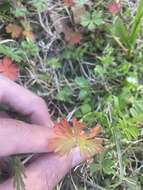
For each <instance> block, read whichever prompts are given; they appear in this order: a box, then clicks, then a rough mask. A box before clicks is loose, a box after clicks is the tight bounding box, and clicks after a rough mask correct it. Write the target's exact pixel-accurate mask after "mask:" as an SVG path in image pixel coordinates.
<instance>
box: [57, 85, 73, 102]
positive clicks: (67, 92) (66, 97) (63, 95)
mask: <svg viewBox="0 0 143 190" xmlns="http://www.w3.org/2000/svg"><path fill="white" fill-rule="evenodd" d="M71 95H72V92H71V89H70V88H69V87H68V86H65V87H64V88H63V89H62V90H60V91H59V92H58V94H57V96H56V98H57V99H58V100H60V101H63V102H70V98H71Z"/></svg>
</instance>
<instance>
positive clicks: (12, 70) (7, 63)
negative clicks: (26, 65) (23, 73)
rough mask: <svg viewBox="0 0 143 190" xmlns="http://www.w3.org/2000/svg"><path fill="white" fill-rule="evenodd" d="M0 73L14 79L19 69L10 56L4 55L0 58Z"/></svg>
mask: <svg viewBox="0 0 143 190" xmlns="http://www.w3.org/2000/svg"><path fill="white" fill-rule="evenodd" d="M0 74H2V75H4V76H6V77H8V78H9V79H11V80H13V81H15V80H16V79H17V77H18V74H19V69H18V67H17V65H15V64H14V63H13V62H12V60H11V59H10V58H8V57H4V58H3V59H2V60H0Z"/></svg>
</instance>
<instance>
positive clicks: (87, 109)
mask: <svg viewBox="0 0 143 190" xmlns="http://www.w3.org/2000/svg"><path fill="white" fill-rule="evenodd" d="M80 109H81V112H82V113H83V114H87V113H89V112H91V110H92V108H91V106H90V105H89V104H83V105H82V106H81V107H80Z"/></svg>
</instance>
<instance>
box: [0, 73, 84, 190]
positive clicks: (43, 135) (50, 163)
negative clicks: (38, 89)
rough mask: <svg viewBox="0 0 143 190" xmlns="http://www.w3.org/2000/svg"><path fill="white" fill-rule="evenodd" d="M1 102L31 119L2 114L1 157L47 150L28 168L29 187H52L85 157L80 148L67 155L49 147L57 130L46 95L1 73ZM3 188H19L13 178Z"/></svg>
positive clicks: (0, 187)
mask: <svg viewBox="0 0 143 190" xmlns="http://www.w3.org/2000/svg"><path fill="white" fill-rule="evenodd" d="M0 103H4V104H7V105H8V106H9V107H10V108H11V109H13V110H15V111H17V112H18V113H20V114H22V115H24V116H26V117H27V118H28V119H29V123H24V122H21V121H17V120H14V119H10V118H9V117H8V116H7V115H5V113H1V114H0V157H1V158H2V157H4V156H10V155H15V154H21V153H45V154H44V155H41V157H40V158H38V159H37V160H36V161H34V162H33V163H32V164H31V165H30V166H28V167H27V168H26V171H25V172H26V176H27V177H26V178H25V179H24V181H25V185H26V190H52V189H53V188H54V187H55V185H57V183H58V182H59V181H60V180H61V179H62V177H63V176H64V175H65V174H66V173H67V172H68V171H69V170H70V169H71V168H72V167H74V166H76V165H77V164H79V163H80V162H81V161H83V160H84V158H82V157H81V155H80V151H79V149H78V148H75V149H73V150H72V151H71V153H70V154H68V155H65V156H59V155H57V154H54V153H52V152H50V150H49V149H48V148H47V147H48V139H49V138H50V137H51V135H52V134H53V129H52V127H53V122H52V120H51V118H50V115H49V112H48V108H47V106H46V103H45V102H44V100H43V99H41V98H40V97H38V96H36V95H35V94H33V93H32V92H30V91H29V90H27V89H25V88H23V87H22V86H19V85H18V84H16V83H14V82H12V81H10V80H9V79H7V78H5V77H3V76H0ZM0 190H15V188H14V187H13V184H12V180H11V179H9V180H7V181H5V182H4V183H3V184H0Z"/></svg>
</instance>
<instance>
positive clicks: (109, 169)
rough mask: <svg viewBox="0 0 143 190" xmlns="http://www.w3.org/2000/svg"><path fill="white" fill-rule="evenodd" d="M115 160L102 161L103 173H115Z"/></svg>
mask: <svg viewBox="0 0 143 190" xmlns="http://www.w3.org/2000/svg"><path fill="white" fill-rule="evenodd" d="M114 166H115V161H114V160H107V159H105V160H104V161H103V163H102V167H103V171H104V173H105V174H108V175H111V174H114V173H115V169H114Z"/></svg>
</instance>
